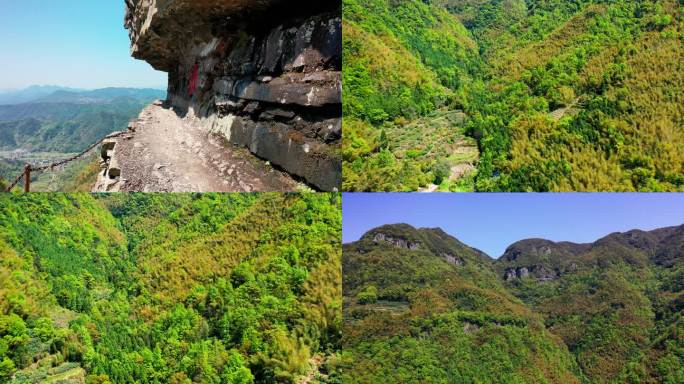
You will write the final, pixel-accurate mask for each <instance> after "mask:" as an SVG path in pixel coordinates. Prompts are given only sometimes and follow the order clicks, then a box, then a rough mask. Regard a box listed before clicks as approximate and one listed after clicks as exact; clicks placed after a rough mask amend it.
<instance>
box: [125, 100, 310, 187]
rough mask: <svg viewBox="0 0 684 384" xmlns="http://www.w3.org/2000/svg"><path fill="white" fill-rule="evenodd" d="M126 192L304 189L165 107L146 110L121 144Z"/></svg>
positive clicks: (243, 150)
mask: <svg viewBox="0 0 684 384" xmlns="http://www.w3.org/2000/svg"><path fill="white" fill-rule="evenodd" d="M116 158H117V161H118V162H119V165H120V167H121V171H122V173H121V179H122V180H121V182H122V183H121V191H123V192H134V191H139V192H253V191H295V190H297V188H298V186H299V184H298V183H297V181H295V180H294V179H292V177H290V176H289V175H288V174H287V173H285V172H281V171H279V170H276V169H274V168H273V167H271V166H270V165H268V164H267V163H266V162H265V161H264V160H261V159H258V158H257V157H255V156H254V155H252V154H251V153H250V152H249V151H248V150H247V149H245V148H236V147H234V146H232V145H230V144H229V143H227V142H226V141H225V140H224V139H222V138H220V137H218V136H215V135H213V134H210V133H209V132H208V131H206V130H203V129H202V128H201V126H200V124H199V120H198V119H196V118H193V117H185V118H181V117H179V116H178V115H177V114H176V113H175V112H174V111H173V110H171V109H167V108H164V107H162V106H160V105H156V104H153V105H150V106H149V107H147V108H145V109H144V110H143V112H142V113H141V115H140V117H139V118H138V120H137V126H136V131H135V133H134V134H133V135H132V136H131V137H127V138H124V139H121V140H119V141H118V144H117V146H116Z"/></svg>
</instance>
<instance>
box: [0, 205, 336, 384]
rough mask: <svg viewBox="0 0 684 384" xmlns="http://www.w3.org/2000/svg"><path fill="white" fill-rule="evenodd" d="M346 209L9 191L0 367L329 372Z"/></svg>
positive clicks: (262, 374)
mask: <svg viewBox="0 0 684 384" xmlns="http://www.w3.org/2000/svg"><path fill="white" fill-rule="evenodd" d="M340 203H341V201H340V196H339V195H337V194H302V195H299V194H291V195H280V194H121V195H102V196H91V195H78V194H74V195H62V194H50V195H40V194H36V195H6V196H3V197H1V198H0V233H1V234H2V236H1V237H0V241H2V242H1V243H0V252H2V255H3V259H2V262H0V277H3V280H2V281H1V282H0V293H1V294H2V296H0V308H1V309H2V310H3V311H4V312H5V313H0V340H4V339H6V341H7V342H6V343H5V344H3V342H0V375H4V376H2V377H9V376H10V375H12V374H16V377H17V380H19V381H18V382H22V383H24V382H28V383H33V382H36V383H37V382H43V381H44V380H48V381H49V380H53V379H54V380H58V379H61V380H63V379H65V378H66V377H72V378H73V380H75V381H78V380H79V379H78V378H79V377H80V380H83V376H84V375H85V376H87V380H88V381H89V382H99V383H105V382H112V383H125V382H131V380H134V381H136V382H141V383H154V382H179V383H185V382H197V383H200V382H201V383H224V382H230V383H240V384H248V383H254V382H258V383H262V382H263V383H273V382H283V383H287V382H294V381H296V380H298V379H299V378H300V377H303V376H307V375H312V376H313V375H314V374H315V373H316V372H318V371H324V370H325V365H326V364H327V356H334V354H335V353H336V351H337V350H338V349H339V338H340V327H341V297H340V296H341V294H340V293H339V289H340V288H339V287H340V284H341V270H340V262H341V250H340V238H341V236H340V233H341V220H340V219H341V218H340V216H341V213H340ZM5 255H7V256H6V257H5ZM5 276H11V278H8V279H5V278H4V277H5ZM17 292H19V293H17ZM22 292H23V295H22V294H21V293H22ZM29 294H30V295H29ZM22 308H23V309H22ZM8 311H9V312H8ZM4 315H9V316H10V317H7V318H5V317H2V316H4ZM3 324H9V325H7V326H4V325H3ZM3 327H4V328H3ZM44 328H45V331H40V332H39V331H38V330H42V329H44ZM5 329H9V330H10V331H6V330H5ZM24 329H26V331H24ZM41 332H42V333H45V335H44V336H39V335H41V334H42V333H41ZM5 336H6V338H4V337H5ZM3 338H4V339H3ZM39 339H40V341H39ZM24 346H30V348H29V347H24ZM35 346H40V348H36V347H35ZM33 362H38V364H36V365H31V364H32V363H33ZM62 363H64V364H63V366H60V368H59V369H56V370H55V369H53V368H52V367H53V366H56V365H59V364H62ZM81 367H82V368H83V369H85V373H84V371H83V370H81ZM319 376H320V377H325V375H320V374H319ZM326 380H327V379H326ZM322 382H323V381H322Z"/></svg>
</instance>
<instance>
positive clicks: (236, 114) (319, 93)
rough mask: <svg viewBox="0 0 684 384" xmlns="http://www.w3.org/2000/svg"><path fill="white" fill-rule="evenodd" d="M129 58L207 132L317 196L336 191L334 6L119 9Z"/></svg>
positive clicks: (196, 3) (145, 4)
mask: <svg viewBox="0 0 684 384" xmlns="http://www.w3.org/2000/svg"><path fill="white" fill-rule="evenodd" d="M126 6H127V12H126V18H125V26H126V28H127V29H128V30H129V35H130V38H131V53H132V55H133V57H135V58H138V59H142V60H145V61H147V62H148V63H150V64H151V65H152V66H153V67H154V68H156V69H158V70H162V71H165V72H168V73H169V86H168V95H167V98H168V100H169V101H170V102H171V104H172V105H173V106H174V107H176V108H179V109H181V110H183V111H187V110H188V109H192V110H193V111H194V113H195V114H196V115H197V116H199V117H202V118H207V119H206V120H207V124H209V125H210V126H209V127H208V129H210V130H212V131H214V132H217V133H220V134H222V135H223V136H225V137H226V139H228V141H229V142H231V143H233V144H236V145H240V146H245V147H247V148H249V149H250V150H251V151H252V152H253V153H254V154H256V155H257V156H259V157H261V158H264V159H266V160H268V161H270V162H271V163H273V164H275V165H277V166H279V167H281V168H283V169H285V170H286V171H288V172H290V173H291V174H294V175H297V176H299V177H301V178H303V179H304V180H306V181H307V182H309V183H310V184H311V185H313V186H315V187H317V188H319V189H321V190H335V189H338V190H339V188H340V186H341V173H342V167H341V158H340V143H341V114H342V108H341V74H340V71H341V68H342V52H341V51H342V29H341V1H339V0H330V1H321V0H319V1H313V0H126Z"/></svg>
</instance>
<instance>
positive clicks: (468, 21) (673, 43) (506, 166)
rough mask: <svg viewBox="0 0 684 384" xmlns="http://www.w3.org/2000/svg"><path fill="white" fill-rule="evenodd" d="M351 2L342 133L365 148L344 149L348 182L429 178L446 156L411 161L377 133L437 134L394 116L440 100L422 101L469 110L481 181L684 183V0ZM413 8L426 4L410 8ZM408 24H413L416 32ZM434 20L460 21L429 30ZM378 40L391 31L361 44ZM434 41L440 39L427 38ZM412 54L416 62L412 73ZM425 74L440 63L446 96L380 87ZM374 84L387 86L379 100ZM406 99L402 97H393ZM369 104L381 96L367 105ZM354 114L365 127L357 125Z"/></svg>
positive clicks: (515, 185)
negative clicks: (369, 46)
mask: <svg viewBox="0 0 684 384" xmlns="http://www.w3.org/2000/svg"><path fill="white" fill-rule="evenodd" d="M344 5H345V11H344V21H345V23H348V24H350V25H351V29H352V30H353V31H354V32H353V33H351V34H349V35H346V36H345V39H344V44H345V54H346V56H345V60H346V61H345V63H346V62H349V63H352V64H351V65H350V66H349V70H347V68H345V71H346V72H345V74H344V81H345V100H344V102H345V109H344V115H345V118H349V119H352V120H353V122H352V123H351V124H350V125H348V126H346V128H347V129H346V130H345V146H347V148H349V145H352V146H354V147H355V148H356V150H355V151H347V152H346V153H345V157H344V170H345V179H346V180H345V185H344V188H345V189H347V190H416V189H418V188H420V187H423V186H424V185H425V183H426V180H427V182H430V181H432V180H430V179H431V177H432V176H434V175H435V173H436V172H437V165H438V163H439V161H438V162H433V163H431V164H430V163H429V162H427V163H426V162H425V161H423V159H420V158H418V160H417V161H406V163H408V164H403V162H404V160H403V159H402V158H401V157H400V152H399V151H398V149H397V148H393V147H386V146H383V142H384V141H383V140H380V136H381V135H382V132H383V131H384V132H385V135H386V136H387V137H388V138H389V141H390V142H391V141H392V139H395V137H397V136H396V135H394V134H392V133H391V131H392V130H391V129H385V127H386V126H388V125H389V126H393V127H396V126H399V127H400V129H404V130H412V129H413V130H419V131H420V132H419V134H423V135H424V136H427V135H428V134H429V131H423V130H420V125H411V124H405V123H401V124H399V121H400V120H397V117H399V118H401V119H410V120H413V119H415V118H416V114H415V113H404V112H403V111H405V110H407V109H408V110H411V111H424V110H425V111H431V110H433V109H434V108H428V109H427V110H426V109H425V108H424V107H423V106H424V105H428V106H430V105H433V106H434V107H435V108H436V107H439V106H441V105H447V106H448V107H449V108H452V109H463V110H464V111H465V112H466V114H467V116H468V121H467V123H466V126H467V132H468V134H469V135H470V136H472V137H473V138H475V139H477V140H478V142H479V149H480V151H481V156H480V159H479V161H478V172H477V175H476V177H475V186H476V188H477V189H478V190H482V191H677V190H682V188H684V176H683V175H684V168H682V167H683V165H682V164H684V159H683V158H682V155H681V154H682V153H684V138H683V135H682V131H683V130H684V120H682V116H684V109H683V108H684V107H682V106H683V105H684V103H683V102H682V100H683V97H684V95H683V92H684V77H682V73H684V71H682V68H681V57H682V56H684V13H683V12H682V4H681V2H679V1H676V0H658V1H649V0H637V1H608V0H599V1H588V0H577V1H563V0H533V1H523V0H495V1H487V2H483V1H456V0H436V1H430V2H420V1H417V0H397V1H380V0H376V1H372V2H364V4H363V5H361V4H360V3H358V2H356V1H354V0H346V1H345V3H344ZM407 9H413V15H415V16H414V17H406V10H407ZM444 10H447V11H449V12H451V15H450V14H448V13H446V12H444ZM397 20H399V22H397ZM435 20H439V22H438V23H435ZM460 23H462V24H463V25H464V26H465V27H466V28H467V30H466V29H464V27H463V26H462V25H461V24H460ZM404 24H405V25H407V26H411V31H416V32H414V33H411V32H407V30H408V28H402V25H404ZM435 25H438V26H440V27H441V26H450V27H449V28H447V29H444V28H441V29H439V30H440V33H439V34H438V35H431V34H430V31H433V30H434V26H435ZM436 36H438V37H436ZM374 39H375V40H383V41H387V40H388V39H393V40H392V41H393V43H392V44H385V45H384V46H383V50H379V49H374V50H364V49H360V48H359V49H356V48H354V47H357V45H358V46H359V47H363V46H365V45H364V44H365V43H364V42H366V41H373V40H374ZM428 44H429V45H431V46H432V47H434V48H433V49H425V46H426V45H428ZM455 46H458V47H459V49H455V48H454V47H455ZM445 47H451V49H452V50H453V51H454V52H455V53H453V55H452V56H451V59H450V60H446V59H443V58H444V57H448V56H449V54H448V52H449V50H448V49H445V50H443V48H445ZM352 48H354V49H352ZM377 52H383V53H382V54H381V55H376V53H377ZM399 52H401V55H402V56H406V55H407V54H408V55H410V56H408V59H407V58H405V59H404V60H402V61H401V64H398V63H397V62H393V61H394V60H398V57H396V56H395V55H399V54H400V53H399ZM388 58H389V60H388ZM411 58H417V60H416V59H413V60H411ZM435 58H439V59H435ZM416 61H417V62H418V64H415V65H414V64H413V63H415V62H416ZM356 63H363V65H361V66H358V65H356ZM392 64H393V65H392ZM421 64H422V65H421ZM376 66H380V67H382V68H383V69H382V71H378V72H377V76H374V77H372V76H370V75H369V76H366V77H364V76H361V75H359V74H364V73H367V72H365V71H366V68H376ZM408 66H413V67H415V68H416V69H415V70H414V71H413V73H412V74H410V75H409V74H407V73H406V72H407V70H406V68H407V67H408ZM444 69H455V70H456V78H458V79H459V81H457V82H456V83H454V82H453V81H445V78H449V77H448V76H447V77H444V76H442V75H440V74H441V73H443V72H442V71H443V70H444ZM422 73H428V74H430V73H432V74H435V75H436V77H433V78H437V79H438V81H439V84H440V85H442V86H443V87H445V88H446V89H447V90H444V91H442V92H439V94H443V95H445V97H446V98H445V99H443V100H447V101H446V104H445V103H444V102H442V101H440V102H438V103H432V104H429V103H428V104H425V103H424V102H425V101H428V100H429V98H422V97H421V98H418V99H413V100H412V99H411V98H406V99H400V98H399V97H398V96H397V95H398V94H393V93H391V92H390V93H383V92H382V90H387V89H392V87H402V86H406V84H412V82H413V83H415V81H416V79H417V78H419V77H416V76H418V75H417V74H422ZM358 79H366V80H367V81H362V82H359V81H357V80H358ZM385 80H386V81H385ZM420 84H426V83H424V82H423V83H420ZM416 89H419V87H418V88H416ZM371 95H381V96H382V97H378V98H377V100H378V102H375V101H374V100H376V99H375V98H374V96H371ZM406 95H408V93H406ZM397 100H401V102H400V105H401V106H402V108H403V109H400V108H398V107H397V108H385V107H384V105H394V104H392V103H394V102H395V101H397ZM437 100H440V99H437ZM383 103H385V104H383ZM359 106H368V107H369V108H371V109H370V110H369V111H367V112H368V113H366V112H363V113H361V112H359V111H360V108H361V107H359ZM371 110H372V111H375V112H374V113H370V111H371ZM387 111H390V112H387ZM419 114H421V113H419ZM423 114H424V113H423ZM356 120H361V121H363V124H365V125H366V126H365V127H363V129H360V128H361V127H360V124H361V123H357V122H355V121H356ZM454 131H456V132H458V131H459V127H458V126H455V127H454ZM348 132H351V133H348ZM348 134H350V135H351V136H347V135H348ZM399 137H400V136H399ZM347 140H350V141H351V144H347V143H346V141H347ZM394 141H395V142H396V141H397V139H395V140H394ZM441 159H443V156H440V158H439V159H438V160H441ZM366 175H369V176H366Z"/></svg>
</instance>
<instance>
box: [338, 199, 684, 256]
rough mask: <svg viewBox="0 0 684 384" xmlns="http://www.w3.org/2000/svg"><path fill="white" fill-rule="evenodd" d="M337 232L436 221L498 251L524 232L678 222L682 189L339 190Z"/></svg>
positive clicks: (683, 207) (605, 230) (558, 235)
mask: <svg viewBox="0 0 684 384" xmlns="http://www.w3.org/2000/svg"><path fill="white" fill-rule="evenodd" d="M342 206H343V208H342V212H343V215H342V216H343V222H342V223H343V240H344V242H345V243H348V242H351V241H355V240H358V238H359V237H361V235H363V234H364V233H365V232H366V231H368V230H369V229H372V228H375V227H378V226H380V225H383V224H394V223H408V224H411V225H413V226H416V227H440V228H442V229H444V230H445V231H446V232H447V233H449V234H450V235H452V236H455V237H456V238H458V239H459V240H461V241H463V242H464V243H466V244H468V245H470V246H473V247H475V248H479V249H481V250H482V251H484V252H486V253H487V254H489V255H490V256H492V257H495V258H496V257H499V256H501V254H503V252H504V250H505V249H506V247H507V246H509V245H510V244H512V243H513V242H515V241H518V240H522V239H527V238H544V239H549V240H554V241H564V240H567V241H574V242H592V241H594V240H597V239H599V238H601V237H603V236H605V235H607V234H609V233H612V232H618V231H620V232H622V231H627V230H630V229H635V228H636V229H643V230H649V229H656V228H660V227H667V226H672V225H680V224H684V194H682V193H671V194H646V193H634V194H608V193H598V194H596V193H593V194H585V193H569V194H533V193H523V194H485V193H480V194H463V193H426V194H419V193H397V194H394V193H393V194H381V193H345V194H343V200H342Z"/></svg>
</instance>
